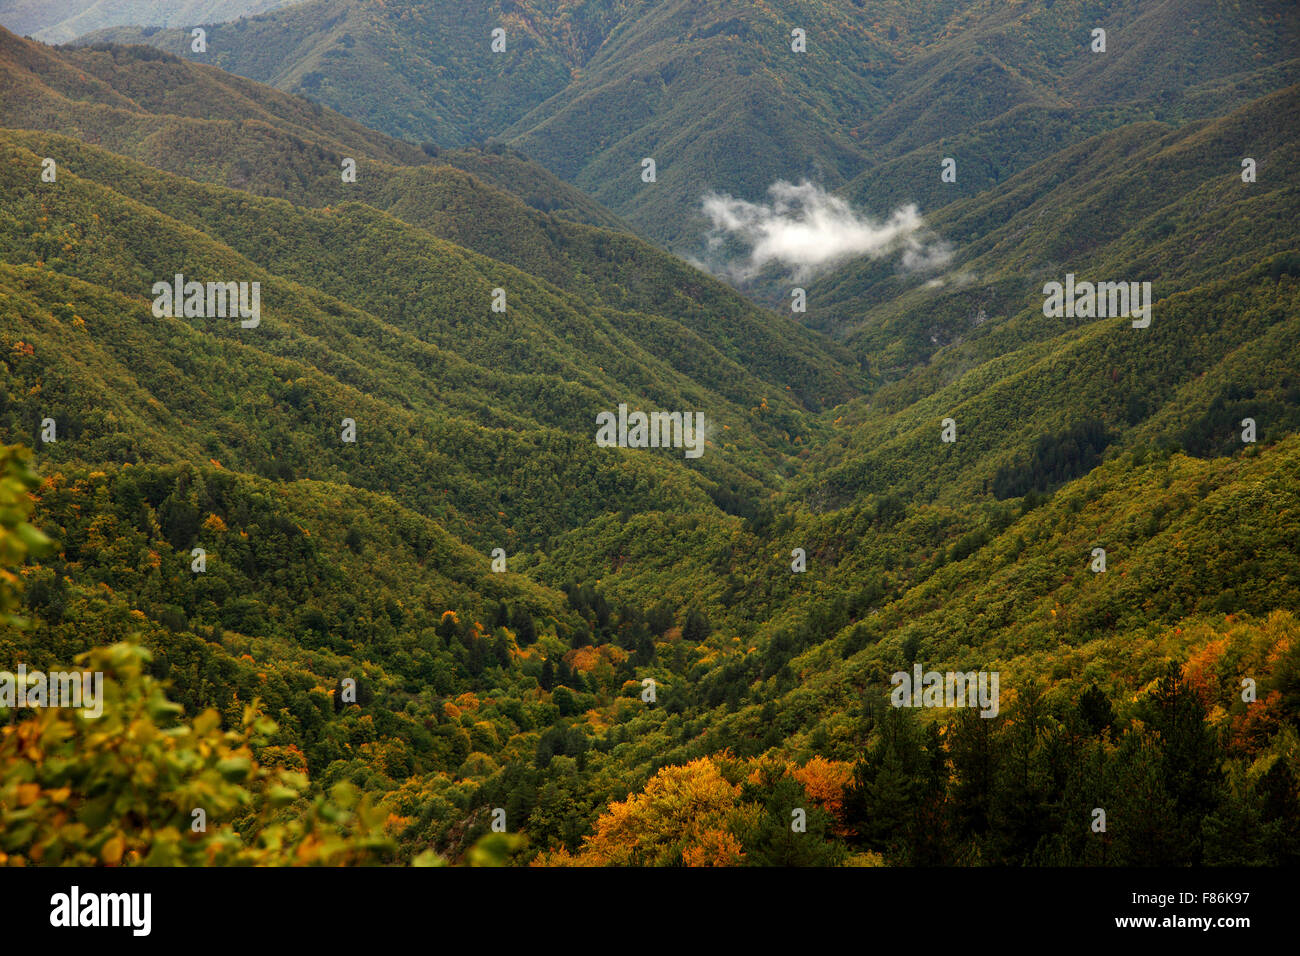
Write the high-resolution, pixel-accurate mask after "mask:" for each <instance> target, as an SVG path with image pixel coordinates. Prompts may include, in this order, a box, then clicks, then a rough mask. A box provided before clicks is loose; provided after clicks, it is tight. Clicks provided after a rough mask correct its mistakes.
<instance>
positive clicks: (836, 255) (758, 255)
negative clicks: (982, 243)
mask: <svg viewBox="0 0 1300 956" xmlns="http://www.w3.org/2000/svg"><path fill="white" fill-rule="evenodd" d="M768 194H769V195H770V197H771V203H770V204H769V203H752V202H747V201H746V200H743V199H735V198H733V197H732V196H728V195H719V194H717V193H709V194H708V195H706V196H705V197H704V202H703V206H704V214H705V215H706V216H708V217H709V220H710V222H711V223H712V226H711V228H710V230H709V233H708V243H709V249H710V250H711V251H712V252H715V253H717V252H720V251H721V250H722V249H723V248H724V247H725V246H727V244H728V242H729V241H731V242H732V243H739V244H740V245H741V246H743V247H744V248H745V249H747V250H748V251H747V252H746V253H745V254H743V255H740V256H738V257H735V258H733V259H732V260H731V261H730V262H725V263H723V264H722V265H721V266H719V267H715V271H719V272H722V273H724V274H727V275H729V276H731V277H732V278H734V279H736V280H739V281H745V280H748V279H752V278H753V277H754V276H755V275H757V274H758V273H759V272H760V271H762V270H763V269H764V268H766V267H767V266H769V265H772V264H773V263H776V264H779V265H782V266H784V267H786V268H788V269H789V270H790V273H791V276H792V278H794V279H795V280H803V279H808V278H810V277H812V276H813V275H815V274H817V273H818V272H822V271H824V270H827V269H830V268H833V267H834V266H837V265H839V264H840V263H842V262H845V261H847V260H849V259H853V258H856V257H858V256H870V257H871V258H873V259H879V258H881V257H883V256H887V255H891V254H892V253H894V252H896V251H898V250H902V251H903V259H902V266H903V268H904V269H906V270H908V271H913V270H917V269H927V270H928V269H935V268H940V267H942V266H943V265H945V264H946V263H947V262H948V260H949V259H951V258H952V252H951V249H950V248H949V247H948V245H947V243H942V242H935V243H927V241H926V240H927V233H926V228H925V222H924V220H923V219H922V218H921V214H920V213H919V212H918V211H917V209H916V207H915V206H911V205H909V206H903V207H902V208H900V209H897V210H895V211H894V213H893V214H892V215H891V216H890V217H889V218H888V219H887V220H885V221H884V222H876V221H874V220H872V219H871V218H869V217H867V216H865V215H860V214H859V213H857V212H855V211H854V210H853V208H852V207H851V206H850V205H849V204H848V203H847V202H845V201H844V200H843V199H840V198H839V197H838V196H834V195H832V194H830V193H828V192H826V191H825V190H824V189H822V188H821V187H820V186H817V185H816V184H814V183H810V182H806V181H805V182H802V183H800V184H799V185H797V186H796V185H795V184H793V183H789V182H786V181H785V180H778V181H777V182H775V183H773V184H772V186H771V187H770V188H769V189H768Z"/></svg>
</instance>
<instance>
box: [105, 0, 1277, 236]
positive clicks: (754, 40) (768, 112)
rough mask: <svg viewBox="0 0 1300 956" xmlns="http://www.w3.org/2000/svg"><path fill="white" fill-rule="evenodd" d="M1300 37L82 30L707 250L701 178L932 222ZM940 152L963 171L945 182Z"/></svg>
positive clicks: (595, 5)
mask: <svg viewBox="0 0 1300 956" xmlns="http://www.w3.org/2000/svg"><path fill="white" fill-rule="evenodd" d="M494 29H502V30H504V31H505V43H506V49H505V51H504V52H502V53H494V52H493V51H492V48H491V43H492V31H493V30H494ZM1095 29H1102V30H1105V31H1106V37H1107V43H1108V47H1107V50H1108V52H1107V53H1106V54H1105V55H1099V54H1096V53H1093V52H1092V51H1091V48H1090V42H1091V39H1092V31H1093V30H1095ZM796 30H800V31H803V52H796V51H795V50H794V49H793V47H794V46H795V44H796V42H798V41H796V39H795V38H794V36H793V31H796ZM1297 39H1300V28H1298V27H1297V24H1296V17H1295V16H1294V9H1293V7H1292V5H1291V4H1289V3H1286V2H1285V0H1264V2H1249V3H1212V2H1208V0H1158V2H1149V0H1103V2H1097V0H1054V2H1052V3H1037V2H1028V0H1022V2H1006V0H979V2H975V3H966V2H954V0H911V2H907V3H902V2H894V3H884V4H880V3H871V4H866V3H864V2H862V0H819V2H817V3H811V4H810V3H807V2H794V0H774V2H770V3H763V4H754V3H750V2H747V0H722V2H712V3H696V2H692V0H620V2H617V3H607V2H582V3H557V2H552V0H508V2H492V3H477V2H465V0H458V2H438V3H370V2H365V0H313V2H310V3H306V4H302V5H298V6H293V7H289V8H286V9H282V10H277V11H273V12H271V13H269V14H266V15H264V16H259V17H250V18H248V19H246V20H241V21H238V22H235V23H231V24H226V25H223V26H217V27H214V28H212V29H211V30H210V31H209V34H208V43H207V48H206V52H203V53H196V52H194V51H193V50H192V49H191V41H190V35H189V31H188V30H184V29H174V30H164V31H158V32H153V33H150V34H149V35H145V33H144V32H142V31H139V30H132V29H130V28H125V27H123V28H117V29H115V30H108V31H101V32H100V33H97V34H94V35H92V36H89V37H86V38H85V41H84V42H91V41H96V40H115V41H119V42H135V43H141V42H142V43H148V44H151V45H153V46H157V47H159V48H160V49H164V50H167V51H168V52H171V53H175V54H177V55H179V56H185V57H188V58H191V59H195V60H201V61H202V62H207V63H214V64H216V65H218V66H220V67H222V68H223V69H226V70H230V71H232V72H234V73H239V74H242V75H244V76H249V77H252V78H253V79H256V80H260V81H262V82H264V83H269V84H271V85H273V86H276V87H279V88H280V89H284V90H289V91H292V92H298V93H303V94H305V95H307V96H310V97H311V98H313V99H316V100H318V101H320V102H322V103H324V104H326V105H328V106H331V107H333V108H335V109H337V110H339V111H340V112H342V113H344V114H346V115H348V116H352V117H354V118H356V119H359V120H361V121H362V122H364V123H366V124H367V125H369V126H372V127H374V128H376V129H381V130H384V131H385V132H388V133H391V134H393V135H397V136H402V137H405V138H408V139H413V140H416V141H425V140H428V141H432V142H434V143H436V144H438V145H439V146H459V145H464V144H467V143H472V142H480V141H482V140H485V139H488V138H498V139H501V140H503V141H504V142H506V143H508V144H510V145H513V146H516V147H518V148H520V149H522V150H523V151H524V152H525V153H526V154H527V155H529V156H530V157H531V158H533V159H535V160H537V161H539V162H540V163H542V165H544V166H546V167H547V168H548V169H550V170H551V171H552V172H554V173H556V174H558V175H559V176H561V177H562V178H564V179H566V180H568V181H570V182H573V183H576V184H577V185H579V186H580V187H582V188H583V189H584V190H585V191H586V192H588V193H589V194H590V195H592V196H594V197H595V198H596V199H598V200H600V201H601V202H602V203H604V204H605V205H607V206H609V207H610V208H611V209H613V210H614V211H615V212H617V213H619V214H620V215H622V216H624V217H625V218H627V219H628V220H629V221H631V222H632V223H634V224H635V225H636V226H637V227H638V228H640V229H642V230H643V231H645V232H646V233H647V234H649V235H650V236H652V237H653V238H655V239H656V240H658V241H660V242H664V243H667V244H669V245H670V246H672V247H673V248H676V249H679V250H681V251H695V248H696V246H697V245H698V241H699V237H700V233H701V231H702V230H703V228H704V227H705V226H706V225H707V222H706V220H705V219H704V217H702V216H701V215H700V209H699V205H700V199H701V197H702V196H703V195H704V194H705V193H706V192H709V191H716V192H721V193H729V194H732V195H735V196H738V197H742V198H744V199H747V200H750V201H758V200H760V199H762V198H763V196H764V193H765V191H766V189H767V187H768V186H769V185H770V184H771V183H772V182H774V181H775V180H778V179H786V180H791V181H797V180H799V179H802V178H808V179H811V180H813V181H815V182H818V183H820V184H821V185H822V186H823V187H824V188H827V189H832V190H834V189H841V188H842V192H843V194H844V195H845V196H846V197H848V198H850V199H851V200H853V201H854V202H856V203H858V204H860V205H862V206H865V208H867V209H868V210H870V211H871V212H873V213H874V214H875V215H877V216H881V217H883V216H886V215H888V214H889V213H890V212H892V211H893V210H894V209H895V208H897V207H898V206H900V205H903V204H905V203H907V202H919V203H920V204H921V208H922V210H923V212H926V213H929V212H930V211H931V210H932V209H936V208H938V207H939V206H941V205H944V204H946V203H947V202H948V201H951V200H952V199H955V198H958V197H965V196H970V195H974V194H975V193H977V192H979V191H980V190H982V189H984V188H987V187H989V186H993V185H996V184H998V183H1001V182H1002V181H1004V180H1005V179H1006V178H1007V177H1008V176H1010V175H1012V174H1013V173H1015V172H1017V171H1019V170H1022V169H1025V168H1026V167H1027V166H1029V165H1031V164H1032V163H1034V162H1037V161H1039V160H1043V159H1045V158H1046V157H1047V156H1049V155H1052V154H1053V153H1055V152H1056V151H1057V150H1059V149H1060V148H1061V147H1062V146H1064V145H1069V144H1071V143H1076V142H1079V141H1081V140H1083V139H1085V138H1087V137H1088V136H1090V135H1094V134H1097V133H1100V132H1104V131H1106V130H1111V129H1115V128H1117V127H1118V126H1121V125H1124V124H1126V123H1133V122H1137V121H1140V120H1156V121H1161V122H1166V123H1173V124H1177V123H1180V122H1184V121H1186V120H1189V119H1195V118H1200V117H1205V116H1210V115H1217V114H1219V113H1222V112H1225V111H1227V110H1229V109H1230V108H1231V106H1232V105H1233V104H1236V103H1241V102H1243V101H1245V100H1248V99H1250V98H1253V97H1258V96H1260V95H1262V94H1263V93H1265V92H1266V91H1268V90H1274V89H1277V88H1279V87H1281V86H1285V85H1286V84H1287V83H1294V82H1296V80H1297V79H1300V73H1297V70H1296V60H1295V57H1296V42H1297ZM1193 64H1194V66H1193ZM370 76H383V77H385V81H384V83H382V84H375V83H370V82H369V81H368V80H367V79H366V78H367V77H370ZM945 156H949V157H960V158H961V174H960V176H959V178H958V183H959V184H960V186H958V187H957V188H956V189H954V188H952V186H951V185H948V186H944V187H942V190H943V191H942V192H940V189H941V187H940V184H939V176H938V164H939V160H940V158H942V157H945ZM646 157H650V158H654V159H656V162H657V180H656V182H655V184H654V186H653V188H647V185H648V184H646V183H644V182H642V180H641V177H640V172H641V165H640V164H641V161H642V160H643V159H644V158H646ZM918 166H920V167H926V168H932V169H934V170H935V175H934V176H917V175H915V172H916V169H917V167H918Z"/></svg>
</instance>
